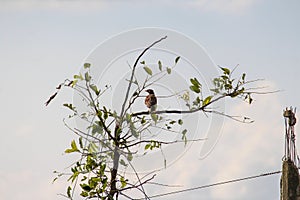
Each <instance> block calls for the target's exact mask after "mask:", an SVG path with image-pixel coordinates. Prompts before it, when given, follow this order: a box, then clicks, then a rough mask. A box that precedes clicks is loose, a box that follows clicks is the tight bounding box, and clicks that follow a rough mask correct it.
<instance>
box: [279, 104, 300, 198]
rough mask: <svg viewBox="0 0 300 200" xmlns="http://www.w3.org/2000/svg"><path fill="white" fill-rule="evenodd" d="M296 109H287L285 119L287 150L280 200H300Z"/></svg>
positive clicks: (285, 152) (283, 166)
mask: <svg viewBox="0 0 300 200" xmlns="http://www.w3.org/2000/svg"><path fill="white" fill-rule="evenodd" d="M295 113H296V109H294V110H293V108H292V107H291V108H289V109H288V108H286V109H285V110H284V111H283V116H284V119H285V147H284V148H285V150H284V157H283V162H282V175H281V180H280V200H300V189H299V172H298V168H299V157H298V154H297V151H296V144H295V140H296V135H295V128H294V126H295V124H296V117H295Z"/></svg>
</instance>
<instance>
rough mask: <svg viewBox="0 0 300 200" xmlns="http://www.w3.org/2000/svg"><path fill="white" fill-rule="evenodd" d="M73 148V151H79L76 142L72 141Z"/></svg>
mask: <svg viewBox="0 0 300 200" xmlns="http://www.w3.org/2000/svg"><path fill="white" fill-rule="evenodd" d="M71 147H72V149H75V150H78V148H77V145H76V142H75V140H72V142H71Z"/></svg>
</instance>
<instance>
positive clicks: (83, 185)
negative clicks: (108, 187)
mask: <svg viewBox="0 0 300 200" xmlns="http://www.w3.org/2000/svg"><path fill="white" fill-rule="evenodd" d="M80 187H81V188H82V189H83V190H85V191H87V192H89V191H91V189H92V188H91V187H90V186H89V185H88V184H86V183H83V184H80Z"/></svg>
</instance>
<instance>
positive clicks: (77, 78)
mask: <svg viewBox="0 0 300 200" xmlns="http://www.w3.org/2000/svg"><path fill="white" fill-rule="evenodd" d="M74 79H76V80H81V81H82V80H83V77H82V75H81V74H79V75H76V74H75V75H74Z"/></svg>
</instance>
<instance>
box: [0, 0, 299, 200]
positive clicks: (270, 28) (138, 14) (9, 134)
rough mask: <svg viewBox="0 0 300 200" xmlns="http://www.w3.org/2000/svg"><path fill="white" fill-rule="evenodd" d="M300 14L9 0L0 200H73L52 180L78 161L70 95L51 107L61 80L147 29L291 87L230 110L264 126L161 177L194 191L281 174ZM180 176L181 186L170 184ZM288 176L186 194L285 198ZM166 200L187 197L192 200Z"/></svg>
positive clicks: (192, 2)
mask: <svg viewBox="0 0 300 200" xmlns="http://www.w3.org/2000/svg"><path fill="white" fill-rule="evenodd" d="M299 8H300V3H299V1H297V0H289V1H284V2H283V1H280V0H272V1H271V0H265V1H263V0H244V1H239V0H232V1H229V0H211V1H208V0H189V1H179V0H178V1H167V0H165V1H149V2H148V3H146V2H144V3H143V2H140V1H124V2H121V1H115V2H113V3H111V2H110V1H105V0H103V1H101V0H99V1H92V0H91V1H83V0H74V1H71V0H66V1H55V0H44V1H35V0H28V1H27V0H23V1H17V0H14V1H5V0H1V1H0V27H1V33H0V44H1V45H0V66H1V67H0V69H1V75H2V76H1V79H0V83H1V84H0V97H1V101H2V103H1V104H0V109H1V113H2V115H1V117H0V119H1V133H2V134H1V136H2V139H1V142H0V152H1V153H0V159H1V167H0V199H13V200H21V199H22V200H27V199H28V200H29V199H40V200H53V199H63V198H62V197H60V196H57V193H61V192H64V191H65V185H64V184H65V183H64V182H63V181H61V182H58V183H56V184H53V185H52V184H51V180H52V179H53V178H54V175H53V174H52V171H53V170H56V169H58V170H59V169H64V167H66V166H67V165H68V163H70V162H71V160H72V159H71V158H69V157H68V156H62V152H63V151H64V149H65V148H66V147H67V145H68V144H69V142H70V140H71V139H72V138H73V135H71V134H68V130H67V129H66V128H65V127H64V126H63V123H62V119H63V117H65V116H66V115H67V114H68V112H67V111H66V110H65V109H64V108H62V106H61V104H62V103H64V102H66V101H68V100H70V99H71V98H72V94H71V92H70V91H65V93H62V94H60V95H59V96H58V98H57V100H56V101H55V102H53V103H52V104H51V105H50V106H49V107H47V108H45V107H44V102H45V101H46V100H47V98H48V97H49V95H51V94H52V93H53V92H54V91H55V90H54V89H55V87H56V86H57V84H58V83H60V82H61V81H62V80H64V79H65V78H67V77H71V76H72V75H73V74H75V73H77V72H78V70H79V68H80V65H81V63H82V62H83V60H84V58H86V56H87V55H88V54H89V52H90V51H91V50H92V49H93V48H95V47H96V45H98V44H99V43H100V42H103V41H104V40H106V39H107V38H109V37H111V36H112V35H115V34H118V33H119V32H122V31H126V30H130V29H132V28H140V27H161V28H168V29H173V30H176V31H179V32H181V33H183V34H185V35H187V36H189V37H191V38H193V39H194V40H196V41H197V42H198V43H200V44H201V45H203V46H204V47H205V49H206V50H207V51H208V53H209V55H210V56H211V57H212V59H213V60H214V62H215V63H216V64H220V65H225V66H232V67H234V66H235V65H236V64H240V68H239V71H240V72H243V71H245V72H247V74H248V75H249V77H250V78H264V79H266V80H267V82H266V83H265V84H266V85H269V86H270V88H271V89H281V90H283V91H282V92H280V93H278V94H273V95H267V96H256V100H257V101H255V103H254V105H253V106H252V107H249V106H247V105H245V104H239V103H238V104H237V105H235V106H233V105H231V104H229V105H228V107H227V109H228V111H230V112H232V113H235V114H237V113H245V114H247V115H249V116H251V117H252V118H253V119H254V120H255V123H254V124H251V125H244V124H239V123H236V122H232V121H230V120H226V123H225V124H224V129H223V134H222V137H221V138H220V141H219V143H218V145H217V147H216V148H215V150H214V151H213V152H212V154H211V155H210V156H209V157H208V158H207V159H204V160H199V159H197V158H195V157H193V156H191V155H189V154H188V155H187V156H186V158H183V161H182V163H179V164H178V165H177V166H172V167H171V168H170V169H168V170H169V171H168V170H166V172H162V177H161V178H158V179H160V180H163V181H168V180H169V181H174V182H175V183H181V184H184V185H185V186H187V187H191V186H197V185H205V184H209V183H214V182H218V181H223V180H228V179H232V178H240V177H243V176H248V175H256V174H260V173H263V172H268V171H277V170H279V169H280V168H281V157H282V156H283V128H284V127H283V125H284V123H283V119H282V109H283V108H284V107H286V106H290V105H292V106H295V107H299V102H300V101H299V100H300V94H299V92H298V86H299V85H300V79H299V78H298V74H299V73H300V69H299V67H298V65H299V63H300V39H299V35H300V22H299V19H300V14H299ZM296 128H297V129H296V131H297V130H298V126H297V127H296ZM185 159H186V160H185ZM184 163H190V164H189V165H188V166H186V165H183V164H184ZM171 173H174V174H176V175H178V177H177V179H178V180H177V179H176V178H175V179H176V180H173V179H174V177H172V178H171V180H170V179H168V176H167V175H168V174H171ZM279 179H280V176H279V175H275V176H272V177H266V178H261V179H256V180H252V181H247V182H241V183H238V184H230V185H226V186H220V187H214V188H210V189H204V190H197V191H193V192H190V193H185V194H184V197H185V199H203V200H209V199H217V200H229V199H230V200H239V199H244V200H251V199H279ZM152 190H153V189H152ZM152 190H151V189H150V192H152V193H153V194H154V193H156V192H157V191H152ZM162 199H182V195H177V196H170V197H166V198H162Z"/></svg>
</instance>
